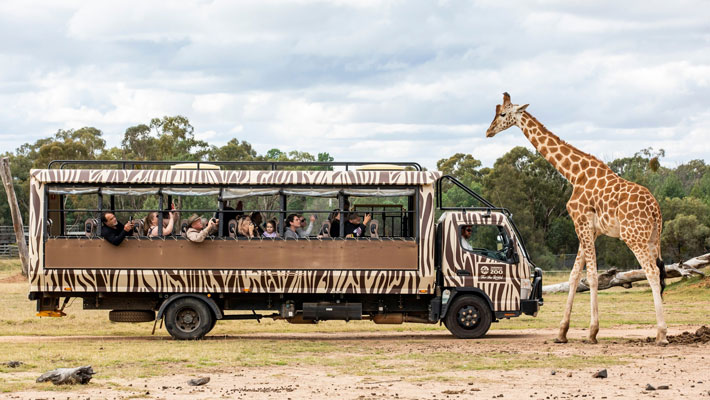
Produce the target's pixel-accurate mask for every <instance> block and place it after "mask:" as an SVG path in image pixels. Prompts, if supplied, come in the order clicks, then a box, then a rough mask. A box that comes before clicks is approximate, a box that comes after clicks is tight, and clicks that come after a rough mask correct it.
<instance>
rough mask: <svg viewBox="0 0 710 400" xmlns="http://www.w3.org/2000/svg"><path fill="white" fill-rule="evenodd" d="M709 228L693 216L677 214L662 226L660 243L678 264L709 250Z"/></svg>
mask: <svg viewBox="0 0 710 400" xmlns="http://www.w3.org/2000/svg"><path fill="white" fill-rule="evenodd" d="M709 236H710V228H708V226H707V225H705V224H703V223H701V222H700V221H698V218H697V217H696V216H695V215H686V214H678V215H677V216H676V217H675V218H673V219H672V220H670V221H666V222H665V223H664V224H663V234H662V235H661V242H662V244H663V247H664V249H667V250H669V251H670V254H668V253H667V252H666V253H665V255H666V256H671V257H672V258H673V259H674V260H675V261H678V262H680V261H681V260H683V259H688V258H691V257H694V256H697V255H698V254H703V253H704V252H707V251H708V249H710V237H709Z"/></svg>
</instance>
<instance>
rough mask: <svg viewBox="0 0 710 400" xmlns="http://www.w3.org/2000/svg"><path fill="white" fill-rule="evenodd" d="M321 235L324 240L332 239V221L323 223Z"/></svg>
mask: <svg viewBox="0 0 710 400" xmlns="http://www.w3.org/2000/svg"><path fill="white" fill-rule="evenodd" d="M319 234H320V236H321V237H324V238H328V237H330V221H328V220H325V221H323V225H321V226H320V232H319Z"/></svg>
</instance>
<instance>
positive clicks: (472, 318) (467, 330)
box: [444, 295, 493, 339]
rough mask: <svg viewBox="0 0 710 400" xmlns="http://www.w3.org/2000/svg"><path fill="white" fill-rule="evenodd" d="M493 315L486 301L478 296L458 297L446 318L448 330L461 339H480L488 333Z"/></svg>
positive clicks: (445, 323)
mask: <svg viewBox="0 0 710 400" xmlns="http://www.w3.org/2000/svg"><path fill="white" fill-rule="evenodd" d="M492 321H493V313H492V312H491V309H490V307H488V304H486V302H485V300H483V299H482V298H480V297H478V296H473V295H463V296H458V297H456V299H455V300H454V301H453V303H451V305H450V306H449V310H448V311H447V312H446V316H445V317H444V325H445V326H446V328H447V329H448V330H449V331H450V332H451V333H452V334H453V335H454V336H456V337H457V338H459V339H475V338H480V337H482V336H483V335H485V334H486V332H488V328H490V327H491V322H492Z"/></svg>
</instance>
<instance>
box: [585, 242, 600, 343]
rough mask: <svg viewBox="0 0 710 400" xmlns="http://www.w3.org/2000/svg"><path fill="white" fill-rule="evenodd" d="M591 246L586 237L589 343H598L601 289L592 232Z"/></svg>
mask: <svg viewBox="0 0 710 400" xmlns="http://www.w3.org/2000/svg"><path fill="white" fill-rule="evenodd" d="M591 237H592V239H591V246H590V245H588V241H589V238H586V239H585V243H587V244H585V247H584V258H585V260H587V284H589V304H590V307H591V309H590V321H589V339H588V342H589V343H593V344H596V343H597V333H599V302H598V297H597V293H598V290H599V278H598V276H597V254H596V250H595V248H594V239H595V238H596V236H595V235H593V234H592V236H591Z"/></svg>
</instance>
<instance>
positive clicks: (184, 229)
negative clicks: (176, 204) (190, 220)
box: [180, 219, 188, 237]
mask: <svg viewBox="0 0 710 400" xmlns="http://www.w3.org/2000/svg"><path fill="white" fill-rule="evenodd" d="M187 228H188V226H187V219H183V220H181V221H180V236H183V237H185V236H187Z"/></svg>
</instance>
